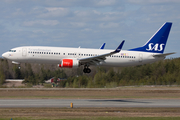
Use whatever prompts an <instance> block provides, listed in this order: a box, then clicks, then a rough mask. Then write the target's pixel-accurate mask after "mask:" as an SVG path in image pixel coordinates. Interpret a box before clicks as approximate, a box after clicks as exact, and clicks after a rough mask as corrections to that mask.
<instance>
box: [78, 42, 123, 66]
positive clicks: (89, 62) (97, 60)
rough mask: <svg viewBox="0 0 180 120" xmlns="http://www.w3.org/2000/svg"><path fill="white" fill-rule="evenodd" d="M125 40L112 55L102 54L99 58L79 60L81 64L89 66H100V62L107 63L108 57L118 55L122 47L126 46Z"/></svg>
mask: <svg viewBox="0 0 180 120" xmlns="http://www.w3.org/2000/svg"><path fill="white" fill-rule="evenodd" d="M124 42H125V41H124V40H123V41H122V42H121V44H120V45H119V46H118V47H117V48H116V49H115V50H114V51H112V52H110V53H106V54H101V55H98V56H92V57H87V58H79V59H78V60H79V62H80V63H81V64H87V65H94V64H96V65H99V64H100V62H105V61H104V60H106V57H107V56H110V55H113V54H116V53H118V52H120V51H121V49H122V47H123V44H124Z"/></svg>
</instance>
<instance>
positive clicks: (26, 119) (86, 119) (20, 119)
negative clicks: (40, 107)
mask: <svg viewBox="0 0 180 120" xmlns="http://www.w3.org/2000/svg"><path fill="white" fill-rule="evenodd" d="M179 119H180V117H79V118H62V119H61V118H49V119H46V118H39V119H38V118H32V117H16V118H12V120H179ZM0 120H11V118H0Z"/></svg>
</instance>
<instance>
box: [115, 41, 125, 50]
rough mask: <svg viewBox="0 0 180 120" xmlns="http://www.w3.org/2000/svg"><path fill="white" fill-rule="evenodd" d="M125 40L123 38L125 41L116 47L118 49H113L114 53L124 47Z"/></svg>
mask: <svg viewBox="0 0 180 120" xmlns="http://www.w3.org/2000/svg"><path fill="white" fill-rule="evenodd" d="M124 42H125V40H123V41H122V42H121V44H120V45H119V46H118V47H117V48H116V50H115V51H113V52H112V53H118V52H120V51H121V49H122V47H123V45H124Z"/></svg>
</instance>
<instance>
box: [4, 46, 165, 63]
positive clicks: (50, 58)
mask: <svg viewBox="0 0 180 120" xmlns="http://www.w3.org/2000/svg"><path fill="white" fill-rule="evenodd" d="M112 51H113V50H107V49H86V48H67V47H41V46H24V47H17V48H14V49H11V51H8V52H6V53H4V54H3V55H2V56H3V57H4V58H7V59H9V60H12V61H15V62H18V63H48V64H60V63H61V61H62V59H79V58H87V57H91V56H97V55H101V54H105V53H110V52H112ZM155 54H159V53H151V52H138V51H126V50H121V52H119V53H116V54H114V55H111V56H108V57H106V60H104V61H105V62H102V63H101V64H99V65H103V66H112V67H120V66H134V65H142V64H146V63H152V62H155V61H158V60H162V59H164V57H153V55H155Z"/></svg>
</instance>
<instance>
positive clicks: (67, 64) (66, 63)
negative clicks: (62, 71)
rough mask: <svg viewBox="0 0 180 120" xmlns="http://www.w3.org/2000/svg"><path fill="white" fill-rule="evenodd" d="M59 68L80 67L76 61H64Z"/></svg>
mask: <svg viewBox="0 0 180 120" xmlns="http://www.w3.org/2000/svg"><path fill="white" fill-rule="evenodd" d="M58 66H59V67H61V68H77V67H79V61H78V60H76V59H63V60H62V62H61V64H58Z"/></svg>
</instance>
